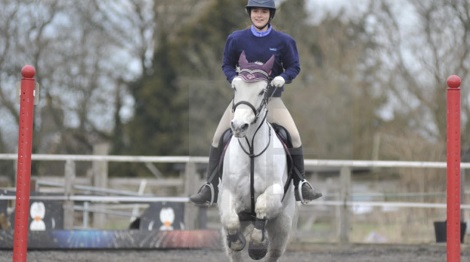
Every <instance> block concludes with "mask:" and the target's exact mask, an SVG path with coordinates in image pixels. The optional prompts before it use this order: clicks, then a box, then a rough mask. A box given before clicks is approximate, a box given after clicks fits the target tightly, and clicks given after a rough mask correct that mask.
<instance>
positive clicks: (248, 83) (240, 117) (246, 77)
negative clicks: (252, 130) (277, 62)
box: [231, 52, 275, 137]
mask: <svg viewBox="0 0 470 262" xmlns="http://www.w3.org/2000/svg"><path fill="white" fill-rule="evenodd" d="M274 59H275V57H274V55H273V56H272V57H271V58H270V59H269V60H268V61H267V62H266V63H264V64H263V63H260V62H254V63H250V62H248V60H247V59H246V56H245V52H242V53H241V55H240V58H239V60H238V64H239V66H240V72H239V75H238V76H239V77H238V78H236V79H235V81H236V83H234V86H235V87H234V96H233V108H232V110H233V111H234V117H233V119H232V122H231V128H232V132H233V134H234V136H235V137H244V136H245V135H246V131H247V130H248V129H249V127H250V125H252V124H254V123H256V122H257V120H258V118H259V116H260V115H262V114H265V113H266V111H265V109H266V104H267V102H268V97H267V93H268V92H267V91H268V78H269V74H270V73H271V69H272V67H273V64H274ZM263 116H264V115H263Z"/></svg>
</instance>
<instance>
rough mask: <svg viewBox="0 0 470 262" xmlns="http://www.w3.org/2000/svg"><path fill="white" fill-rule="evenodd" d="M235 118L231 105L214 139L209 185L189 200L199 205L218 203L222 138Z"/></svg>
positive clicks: (208, 178) (205, 185) (208, 174)
mask: <svg viewBox="0 0 470 262" xmlns="http://www.w3.org/2000/svg"><path fill="white" fill-rule="evenodd" d="M232 118H233V113H232V104H231V103H230V104H229V105H228V107H227V109H226V110H225V112H224V114H223V116H222V118H221V119H220V121H219V125H218V126H217V129H216V131H215V134H214V137H213V139H212V145H211V149H210V152H209V166H208V168H207V183H205V184H204V185H202V187H201V188H200V189H199V191H198V192H197V193H196V194H194V195H192V196H190V197H189V199H190V200H191V201H192V202H193V203H195V204H198V205H212V204H214V203H217V196H218V194H219V187H218V185H219V178H220V174H219V172H218V171H219V170H217V169H218V167H219V162H220V160H221V159H220V158H221V155H222V152H223V148H222V145H221V144H222V143H221V138H222V135H223V134H224V132H225V130H227V129H229V128H230V120H231V119H232Z"/></svg>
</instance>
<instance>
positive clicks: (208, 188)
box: [189, 146, 223, 206]
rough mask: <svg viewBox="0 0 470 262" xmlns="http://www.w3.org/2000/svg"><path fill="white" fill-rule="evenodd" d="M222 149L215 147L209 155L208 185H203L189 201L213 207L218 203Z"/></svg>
mask: <svg viewBox="0 0 470 262" xmlns="http://www.w3.org/2000/svg"><path fill="white" fill-rule="evenodd" d="M222 151H223V148H222V147H219V148H217V147H213V146H211V150H210V153H209V166H208V167H207V183H205V184H204V185H202V187H201V188H200V189H199V191H198V192H197V193H196V194H194V195H192V196H190V197H189V200H191V202H193V203H194V204H196V205H204V206H211V205H213V204H215V203H217V196H218V194H219V187H218V186H219V177H220V175H219V170H218V167H219V162H220V157H221V155H222Z"/></svg>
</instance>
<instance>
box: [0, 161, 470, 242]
mask: <svg viewBox="0 0 470 262" xmlns="http://www.w3.org/2000/svg"><path fill="white" fill-rule="evenodd" d="M16 159H17V155H16V154H0V161H1V160H16ZM32 160H33V161H64V162H65V169H64V172H65V176H64V184H63V187H64V193H65V194H64V195H63V196H32V199H34V198H38V199H39V198H40V199H52V198H53V199H55V200H63V201H64V203H65V204H64V210H66V211H70V210H73V207H74V202H75V201H87V202H100V203H106V202H120V203H148V202H156V201H164V202H184V203H186V205H185V224H186V227H187V228H188V229H192V228H197V227H198V224H199V225H200V224H201V222H200V221H196V220H197V219H195V217H201V212H206V211H205V210H201V209H199V208H197V207H195V206H194V205H192V204H190V203H189V202H188V198H187V196H188V195H190V194H192V193H194V191H195V190H197V189H196V187H198V186H199V184H200V182H201V181H200V178H199V176H198V175H195V174H196V173H197V170H196V164H206V163H207V162H208V158H207V157H190V156H109V155H49V154H33V155H32ZM79 161H86V162H92V163H93V166H94V168H93V171H94V172H95V174H93V175H94V176H95V175H96V176H98V177H100V179H104V181H105V182H106V181H108V180H107V179H108V174H107V173H106V172H107V163H108V162H134V163H135V162H140V163H182V164H185V169H184V171H183V172H184V174H183V181H182V185H181V186H182V187H183V188H184V190H183V192H184V194H183V195H184V197H155V196H148V195H142V196H137V195H118V196H99V195H95V196H93V195H78V194H74V189H77V187H76V185H74V180H75V179H76V174H75V162H79ZM103 166H104V167H106V168H102V167H103ZM446 166H447V164H446V162H416V161H362V160H314V159H306V160H305V169H306V171H313V172H315V171H316V170H318V169H321V168H332V169H335V170H338V171H339V176H340V180H339V181H340V185H339V188H340V190H339V198H338V199H339V201H328V200H323V201H313V202H312V203H311V204H310V205H311V206H337V207H338V208H339V225H338V241H339V242H340V243H347V242H349V228H350V223H351V222H350V220H351V215H350V213H351V211H350V209H351V207H354V206H379V207H406V208H446V204H445V203H425V202H388V201H353V200H352V197H353V194H352V192H351V174H352V170H353V169H354V168H438V169H445V168H446ZM95 167H96V168H95ZM100 167H101V168H100ZM461 168H462V170H463V171H464V170H465V169H469V168H470V163H462V164H461ZM98 172H104V173H101V174H96V173H98ZM443 173H444V172H443ZM464 177H465V176H462V182H464ZM162 181H163V180H162ZM105 184H106V183H105ZM74 186H75V187H74ZM101 187H102V186H101ZM109 190H112V189H109ZM462 194H465V190H464V188H463V187H462ZM2 199H8V200H13V199H14V196H0V200H2ZM461 208H462V209H470V205H465V204H463V205H461ZM204 214H205V213H204ZM64 215H65V217H64V226H66V227H73V212H64ZM204 216H205V215H204ZM96 217H97V218H98V219H99V216H96ZM101 219H102V220H103V219H104V218H103V217H102V218H101Z"/></svg>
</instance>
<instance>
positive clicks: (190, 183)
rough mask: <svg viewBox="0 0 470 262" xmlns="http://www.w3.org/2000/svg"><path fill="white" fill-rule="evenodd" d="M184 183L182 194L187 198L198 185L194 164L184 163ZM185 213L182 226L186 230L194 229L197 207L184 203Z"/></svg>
mask: <svg viewBox="0 0 470 262" xmlns="http://www.w3.org/2000/svg"><path fill="white" fill-rule="evenodd" d="M185 172H186V174H185V183H184V192H185V195H187V196H189V195H191V194H193V193H194V187H196V186H197V185H198V181H199V179H198V176H197V173H196V172H197V171H196V164H195V163H194V162H191V161H189V162H188V163H186V170H185ZM184 205H185V211H184V225H185V229H186V230H193V229H196V225H197V219H196V218H197V217H198V216H197V215H198V214H197V213H198V212H197V209H198V208H197V207H196V206H195V205H194V204H193V203H191V202H188V203H185V204H184Z"/></svg>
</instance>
